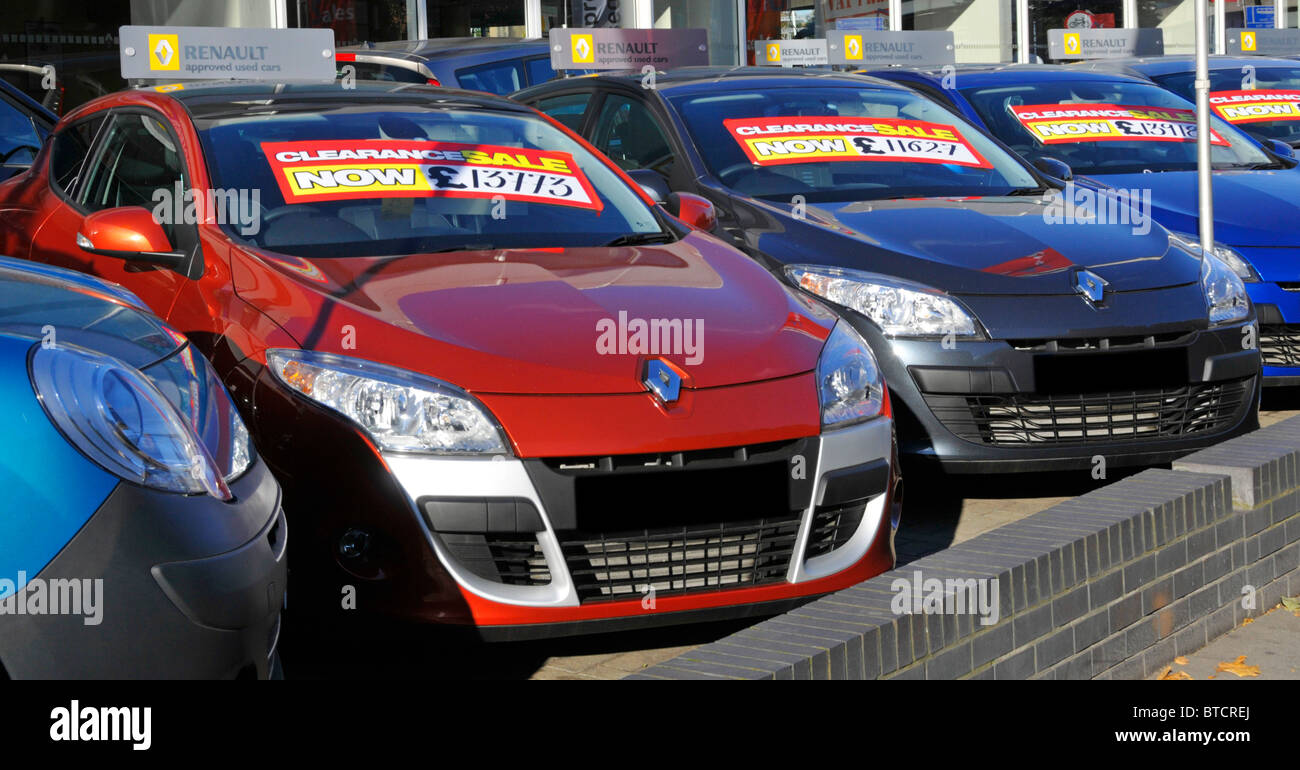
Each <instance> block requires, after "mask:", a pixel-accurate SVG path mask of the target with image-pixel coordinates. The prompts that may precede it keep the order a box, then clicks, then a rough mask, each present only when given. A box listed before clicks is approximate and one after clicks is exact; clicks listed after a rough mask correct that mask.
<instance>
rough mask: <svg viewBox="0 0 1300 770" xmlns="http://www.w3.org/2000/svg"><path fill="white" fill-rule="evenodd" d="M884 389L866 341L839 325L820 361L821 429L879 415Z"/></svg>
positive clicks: (847, 323) (833, 330)
mask: <svg viewBox="0 0 1300 770" xmlns="http://www.w3.org/2000/svg"><path fill="white" fill-rule="evenodd" d="M884 393H885V385H884V381H883V380H882V378H881V376H880V367H879V366H877V365H876V357H875V356H874V355H872V353H871V348H869V347H868V346H867V342H866V340H864V339H862V335H860V334H858V332H857V330H856V329H854V328H853V327H852V326H851V325H850V324H849V322H848V321H840V322H838V323H836V324H835V328H834V329H832V330H831V336H830V338H829V339H827V340H826V346H825V347H823V348H822V355H821V358H819V359H818V360H817V396H818V399H819V400H820V403H821V408H822V427H823V428H839V427H843V426H845V425H853V424H854V423H859V422H863V421H864V420H870V419H871V418H872V417H875V416H877V415H879V414H880V410H881V408H882V406H883V404H884Z"/></svg>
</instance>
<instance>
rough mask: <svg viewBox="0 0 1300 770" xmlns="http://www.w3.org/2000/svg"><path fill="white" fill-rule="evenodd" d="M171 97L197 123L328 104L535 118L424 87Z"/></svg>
mask: <svg viewBox="0 0 1300 770" xmlns="http://www.w3.org/2000/svg"><path fill="white" fill-rule="evenodd" d="M166 95H167V96H169V97H171V98H173V99H175V100H177V101H179V102H180V103H181V104H182V105H184V106H185V108H186V109H187V110H189V113H190V115H191V116H192V117H194V118H195V119H200V120H201V119H203V118H211V117H215V116H217V115H224V114H226V113H229V112H231V111H232V109H238V110H241V111H251V110H263V109H265V110H273V109H275V108H277V107H284V106H286V105H300V104H308V105H309V104H322V105H328V106H330V107H335V106H338V105H343V104H357V103H369V104H376V105H382V104H386V103H387V104H411V103H415V102H418V103H421V104H430V103H432V104H433V105H434V106H439V107H444V108H446V109H453V108H458V109H466V108H468V109H484V110H495V111H503V112H518V113H526V114H533V110H532V109H531V108H529V107H525V106H524V105H522V104H519V103H518V102H512V101H510V100H509V99H506V98H504V97H501V96H493V95H492V94H486V93H483V92H481V91H467V90H462V89H459V88H443V87H441V86H429V85H421V84H418V83H390V82H382V81H357V82H356V83H355V84H353V85H352V86H351V87H348V88H345V87H343V86H342V85H341V84H339V83H266V82H261V81H233V82H232V81H222V82H220V83H199V84H194V85H190V84H185V85H184V87H183V88H181V89H179V90H175V91H169V92H167V94H166Z"/></svg>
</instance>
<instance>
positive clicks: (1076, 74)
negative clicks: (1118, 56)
mask: <svg viewBox="0 0 1300 770" xmlns="http://www.w3.org/2000/svg"><path fill="white" fill-rule="evenodd" d="M864 72H870V73H872V74H876V75H881V76H886V77H887V76H889V75H892V74H895V73H907V74H912V75H917V76H919V77H921V78H924V79H927V80H932V81H936V82H937V81H940V80H942V79H943V77H944V76H945V75H946V74H947V72H945V70H943V69H940V68H936V67H891V68H889V69H887V70H886V69H876V70H864ZM952 72H954V74H955V75H956V76H957V77H958V78H959V79H960V81H961V83H962V86H961V87H962V88H966V87H968V86H984V85H996V84H999V83H1006V82H1014V83H1046V82H1051V81H1056V82H1060V81H1086V80H1092V81H1111V82H1113V81H1116V80H1127V81H1133V82H1142V83H1148V84H1149V81H1148V80H1147V79H1146V78H1144V77H1140V76H1138V75H1130V74H1127V73H1124V72H1114V71H1110V70H1093V69H1085V68H1082V67H1075V66H1068V65H1061V64H1005V63H1004V64H958V65H956V67H955V70H953V71H952Z"/></svg>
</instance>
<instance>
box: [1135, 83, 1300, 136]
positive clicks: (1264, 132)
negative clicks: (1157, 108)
mask: <svg viewBox="0 0 1300 770" xmlns="http://www.w3.org/2000/svg"><path fill="white" fill-rule="evenodd" d="M1151 79H1152V80H1154V81H1156V82H1157V83H1159V84H1160V85H1161V86H1163V87H1165V88H1167V89H1169V90H1170V91H1173V92H1174V93H1176V94H1178V95H1179V96H1181V97H1183V98H1184V99H1186V100H1188V101H1189V102H1190V101H1195V100H1196V90H1195V83H1194V81H1195V80H1196V73H1195V72H1174V73H1171V74H1169V75H1159V76H1154V77H1152V78H1151ZM1210 106H1211V107H1212V108H1213V109H1214V111H1215V113H1216V114H1217V115H1218V116H1219V117H1221V118H1224V119H1225V120H1227V121H1228V122H1229V123H1232V124H1233V125H1234V126H1236V127H1237V128H1240V129H1242V130H1244V131H1249V132H1251V133H1252V134H1256V135H1258V136H1262V137H1265V138H1267V139H1277V140H1278V141H1281V142H1286V143H1287V144H1295V143H1300V66H1298V67H1252V68H1251V72H1248V73H1243V72H1242V70H1241V68H1238V67H1233V68H1232V69H1218V70H1210Z"/></svg>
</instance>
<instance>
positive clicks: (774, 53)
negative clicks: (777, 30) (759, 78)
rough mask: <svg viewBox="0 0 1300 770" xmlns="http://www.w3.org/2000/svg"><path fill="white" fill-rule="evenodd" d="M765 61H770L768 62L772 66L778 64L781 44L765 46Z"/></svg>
mask: <svg viewBox="0 0 1300 770" xmlns="http://www.w3.org/2000/svg"><path fill="white" fill-rule="evenodd" d="M767 60H768V61H770V62H772V63H773V64H776V63H779V62H780V61H781V44H780V43H768V44H767Z"/></svg>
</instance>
